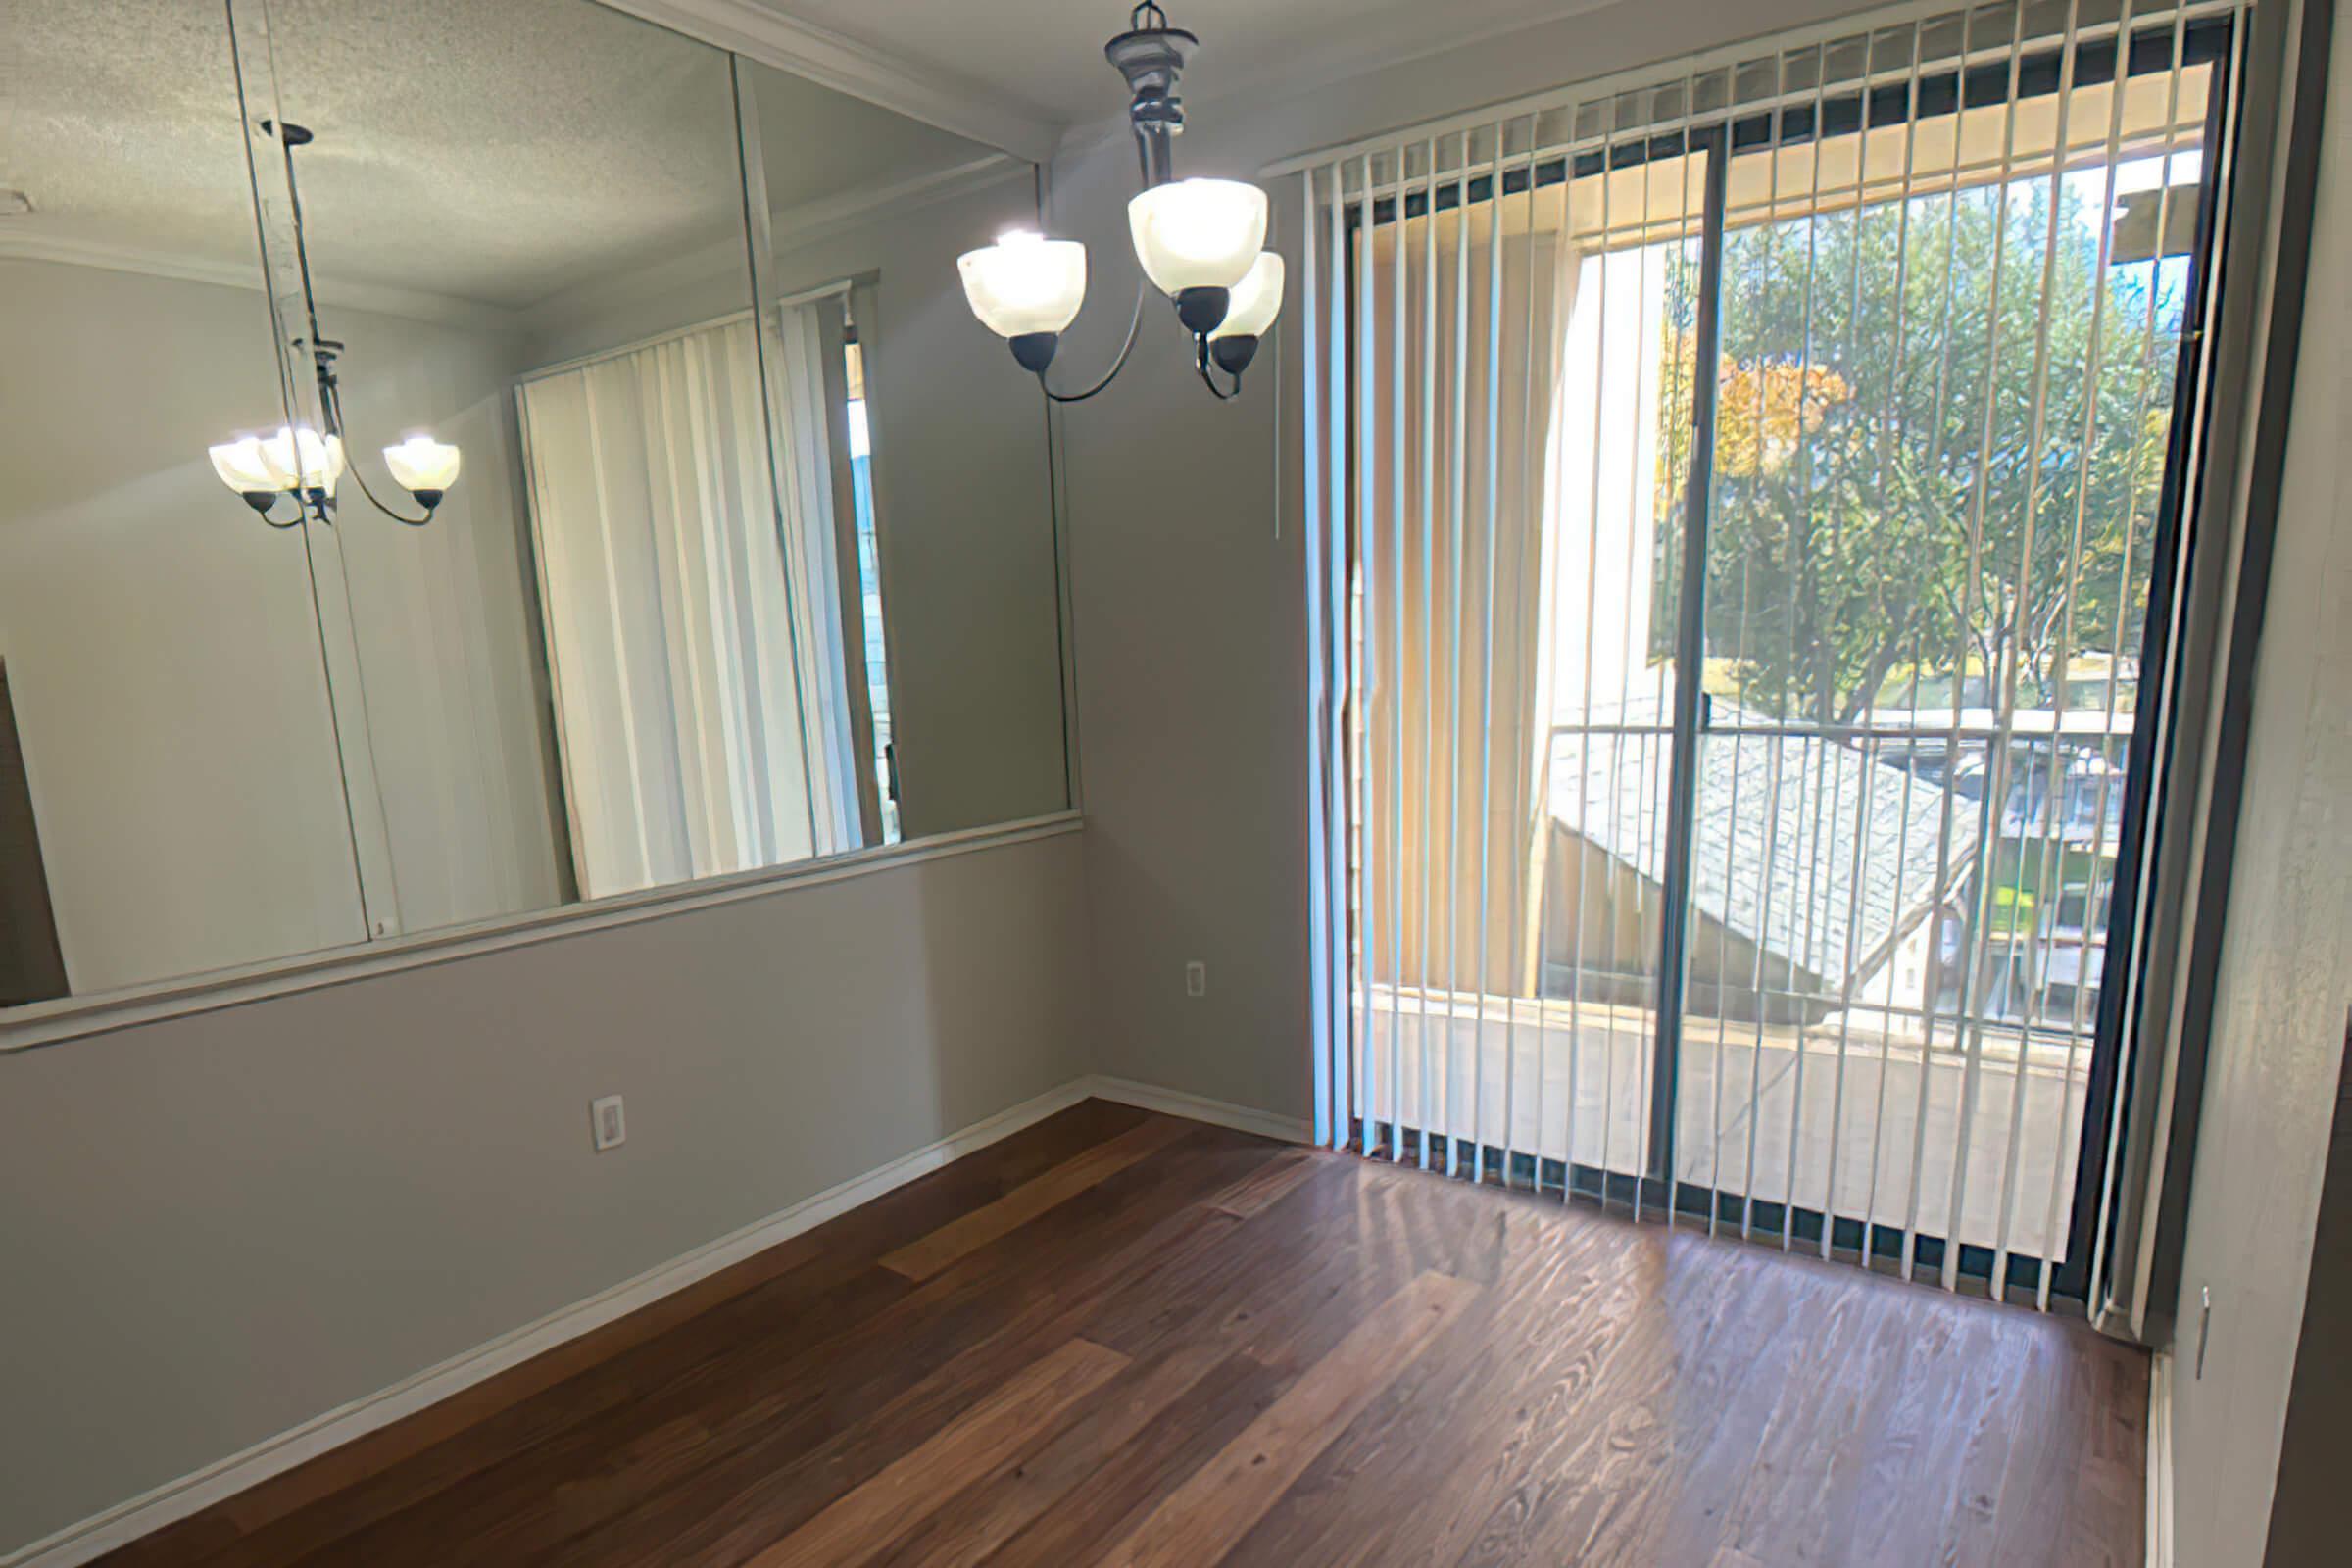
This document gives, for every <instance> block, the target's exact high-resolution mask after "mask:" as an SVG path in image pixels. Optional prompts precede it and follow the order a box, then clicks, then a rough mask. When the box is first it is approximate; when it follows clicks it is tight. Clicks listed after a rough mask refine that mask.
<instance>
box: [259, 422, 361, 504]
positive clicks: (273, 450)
mask: <svg viewBox="0 0 2352 1568" xmlns="http://www.w3.org/2000/svg"><path fill="white" fill-rule="evenodd" d="M262 448H263V451H264V452H265V453H266V454H267V457H268V461H269V462H270V463H271V464H272V465H274V466H275V467H276V469H277V471H278V472H280V473H287V474H291V475H293V483H291V484H289V485H287V486H286V487H285V488H287V489H295V488H300V489H303V490H316V491H318V492H319V494H321V495H323V496H325V497H326V498H327V499H328V500H330V501H331V500H333V499H334V495H335V485H336V483H337V482H338V481H340V480H341V479H342V477H343V438H342V437H341V436H333V435H329V436H321V435H320V434H319V432H318V431H316V430H314V429H312V428H311V427H310V426H309V425H307V424H304V425H295V426H284V425H281V426H279V427H278V432H277V434H275V435H273V436H270V438H269V439H268V440H266V441H264V442H263V443H262Z"/></svg>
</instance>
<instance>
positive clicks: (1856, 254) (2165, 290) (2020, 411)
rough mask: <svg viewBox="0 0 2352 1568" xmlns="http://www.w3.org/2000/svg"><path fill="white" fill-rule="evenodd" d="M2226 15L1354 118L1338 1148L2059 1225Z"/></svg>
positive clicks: (2163, 643) (1340, 336) (2144, 728)
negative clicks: (1467, 117)
mask: <svg viewBox="0 0 2352 1568" xmlns="http://www.w3.org/2000/svg"><path fill="white" fill-rule="evenodd" d="M2060 25H2062V30H2058V31H2056V33H2055V35H2051V34H2050V33H2048V32H2044V31H2042V30H2040V29H2042V28H2044V27H2057V26H2060ZM2232 25H2233V24H2232V22H2231V21H2230V20H2229V19H2228V18H2221V17H2216V18H2211V19H2207V20H2202V21H2191V20H2190V19H2189V18H2188V17H2187V16H2186V15H2185V14H2183V13H2174V12H2170V11H2167V12H2165V13H2163V14H2162V17H2161V19H2160V20H2158V21H2155V22H2152V23H2151V22H2146V21H2142V22H2139V23H2134V22H2133V20H2132V18H2131V13H2130V12H2129V11H2126V12H2124V13H2123V14H2122V15H2120V16H2117V15H2114V14H2108V15H2107V17H2106V18H2105V20H2104V21H2103V22H2102V23H2101V25H2099V26H2097V27H2095V28H2094V27H2092V26H2090V25H2088V24H2087V22H2086V21H2085V16H2084V11H2083V8H2082V7H2080V6H2076V7H2064V8H2055V7H2054V8H2050V15H2049V16H2047V17H2044V16H2041V15H2040V14H2039V13H2034V12H2033V10H2032V8H2027V10H2025V11H2020V10H2017V9H2013V8H1989V9H1983V10H1979V11H1976V12H1972V13H1968V14H1965V15H1955V16H1953V17H1950V18H1944V19H1931V20H1928V21H1922V22H1919V23H1916V24H1905V25H1899V26H1894V27H1888V28H1885V29H1882V30H1879V31H1877V32H1873V33H1868V34H1863V35H1858V36H1856V37H1853V38H1849V39H1844V40H1839V41H1838V42H1836V43H1832V44H1826V45H1813V46H1808V47H1806V48H1803V49H1800V50H1792V51H1789V52H1786V53H1783V54H1781V55H1779V56H1776V57H1774V58H1773V59H1771V60H1769V61H1763V62H1755V63H1751V64H1750V65H1747V66H1742V67H1739V68H1734V69H1732V70H1729V71H1726V72H1722V73H1715V74H1714V75H1711V76H1700V75H1693V76H1692V77H1691V78H1690V79H1689V80H1688V81H1686V82H1682V83H1673V84H1669V85H1666V86H1663V87H1659V88H1656V89H1650V90H1647V91H1643V92H1640V93H1630V94H1622V95H1618V96H1615V97H1612V98H1608V99H1604V100H1603V101H1602V102H1601V103H1599V104H1598V105H1580V106H1575V107H1572V108H1570V109H1568V110H1565V111H1550V112H1538V113H1535V114H1531V115H1529V116H1527V117H1526V118H1525V119H1524V120H1522V121H1520V122H1516V123H1511V122H1506V123H1503V124H1500V125H1496V126H1493V127H1489V128H1488V129H1486V130H1483V131H1465V132H1461V133H1458V135H1456V136H1454V137H1451V138H1425V139H1424V141H1423V142H1422V143H1420V144H1418V145H1415V144H1406V145H1404V146H1400V147H1397V148H1395V149H1393V150H1390V151H1388V152H1386V153H1375V154H1372V155H1368V156H1364V157H1362V158H1361V159H1360V161H1359V162H1357V163H1354V164H1341V165H1338V166H1335V167H1334V170H1333V173H1332V184H1333V187H1334V189H1335V191H1336V192H1337V193H1338V194H1337V197H1336V199H1335V200H1334V202H1333V204H1332V207H1331V208H1330V209H1329V211H1330V212H1331V213H1332V214H1333V215H1334V216H1335V217H1336V219H1337V221H1336V223H1335V224H1334V227H1333V230H1332V232H1331V234H1330V236H1329V237H1330V240H1331V242H1332V243H1333V244H1334V247H1335V261H1334V267H1333V271H1334V275H1335V278H1336V280H1337V282H1338V283H1339V284H1340V285H1341V289H1342V293H1343V299H1344V304H1345V309H1344V311H1343V312H1342V313H1340V314H1338V315H1337V316H1335V321H1336V323H1337V325H1336V327H1335V330H1334V333H1333V338H1332V342H1331V350H1332V352H1333V353H1334V354H1335V355H1341V356H1345V364H1344V368H1343V369H1341V371H1340V374H1339V378H1338V379H1337V380H1336V382H1335V386H1336V388H1337V391H1338V396H1337V397H1336V398H1335V402H1334V405H1333V411H1334V412H1335V413H1340V412H1344V414H1345V416H1346V425H1345V428H1346V429H1347V431H1348V438H1349V439H1348V446H1347V449H1346V461H1345V464H1344V465H1340V466H1335V469H1334V471H1333V472H1332V473H1331V474H1330V475H1329V482H1330V483H1331V485H1332V487H1333V488H1332V495H1333V497H1334V499H1335V503H1336V504H1335V509H1334V513H1333V515H1334V517H1335V519H1336V520H1337V524H1338V526H1339V527H1340V528H1343V529H1344V530H1345V531H1344V533H1341V534H1335V537H1334V540H1333V548H1334V549H1335V551H1336V553H1337V555H1338V557H1339V559H1340V560H1341V561H1342V562H1343V563H1344V568H1343V572H1342V575H1343V577H1344V580H1345V582H1346V585H1347V600H1346V606H1345V613H1344V617H1335V621H1338V620H1343V619H1344V624H1342V625H1339V626H1335V630H1337V631H1339V633H1340V634H1341V635H1342V636H1344V638H1345V658H1344V659H1343V660H1342V667H1343V668H1344V670H1345V673H1346V686H1345V689H1344V690H1343V691H1342V693H1341V694H1340V709H1341V711H1342V713H1343V715H1344V719H1345V723H1344V724H1343V730H1344V733H1345V735H1346V737H1347V760H1348V766H1347V767H1346V769H1345V770H1344V774H1343V775H1342V776H1341V777H1340V779H1339V780H1338V781H1337V782H1338V783H1339V784H1340V785H1341V786H1342V791H1341V792H1342V794H1344V798H1345V807H1346V810H1347V818H1346V819H1347V822H1348V829H1349V837H1348V863H1349V865H1350V867H1351V869H1352V875H1351V876H1349V877H1348V882H1347V886H1348V894H1349V897H1348V904H1347V908H1348V931H1349V934H1350V937H1351V945H1350V949H1349V952H1350V956H1351V959H1352V961H1351V963H1350V964H1349V966H1348V974H1347V988H1348V1004H1349V1005H1348V1007H1347V1009H1346V1012H1345V1019H1346V1023H1347V1028H1346V1037H1347V1039H1348V1042H1349V1044H1348V1057H1347V1063H1346V1073H1345V1076H1346V1079H1347V1084H1348V1096H1349V1101H1348V1103H1349V1109H1350V1125H1349V1128H1348V1131H1349V1134H1350V1136H1351V1137H1352V1139H1353V1140H1354V1141H1355V1142H1356V1143H1357V1144H1358V1145H1359V1146H1360V1147H1361V1148H1363V1149H1364V1150H1365V1151H1366V1152H1388V1153H1390V1154H1393V1155H1396V1156H1397V1157H1403V1158H1411V1159H1417V1160H1419V1161H1421V1162H1424V1163H1431V1164H1443V1165H1445V1166H1446V1167H1447V1168H1449V1169H1458V1170H1462V1171H1463V1172H1465V1173H1466V1174H1469V1175H1472V1176H1476V1177H1480V1178H1493V1179H1498V1180H1501V1181H1504V1182H1507V1183H1513V1184H1532V1185H1535V1186H1538V1187H1542V1188H1546V1189H1553V1190H1558V1191H1561V1192H1570V1191H1576V1192H1584V1193H1587V1194H1592V1195H1596V1196H1599V1197H1601V1198H1602V1199H1603V1200H1604V1201H1623V1202H1627V1203H1630V1204H1632V1205H1633V1206H1634V1207H1635V1209H1636V1211H1637V1212H1648V1211H1653V1210H1655V1211H1664V1210H1667V1209H1673V1210H1677V1211H1680V1212H1682V1213H1684V1214H1686V1215H1689V1216H1692V1217H1699V1218H1703V1219H1704V1220H1705V1221H1706V1223H1708V1224H1709V1225H1710V1226H1712V1227H1717V1228H1722V1227H1732V1228H1736V1229H1738V1230H1739V1231H1740V1232H1742V1233H1751V1234H1752V1233H1756V1232H1763V1233H1766V1234H1770V1235H1774V1236H1777V1237H1778V1238H1780V1239H1781V1240H1782V1241H1783V1243H1784V1244H1785V1245H1790V1246H1796V1245H1803V1246H1807V1247H1817V1248H1819V1249H1820V1250H1822V1251H1823V1252H1825V1253H1827V1252H1830V1251H1832V1250H1845V1251H1847V1252H1848V1253H1855V1254H1865V1255H1875V1256H1880V1257H1885V1258H1889V1259H1893V1260H1895V1261H1896V1262H1897V1264H1898V1265H1899V1266H1900V1267H1902V1268H1903V1269H1905V1270H1906V1271H1909V1270H1911V1269H1913V1268H1915V1267H1918V1266H1921V1265H1923V1264H1924V1265H1926V1266H1929V1267H1932V1268H1935V1269H1938V1270H1940V1271H1941V1272H1942V1273H1943V1275H1944V1276H1945V1277H1946V1279H1947V1280H1949V1279H1951V1278H1952V1277H1954V1276H1955V1275H1956V1274H1957V1273H1958V1272H1961V1271H1966V1272H1970V1273H1973V1274H1978V1275H1994V1276H1996V1277H2001V1278H2005V1279H2015V1280H2018V1281H2020V1282H2021V1283H2024V1284H2028V1285H2032V1286H2034V1287H2035V1288H2036V1289H2037V1291H2038V1293H2039V1294H2040V1296H2041V1297H2042V1299H2044V1300H2045V1301H2046V1299H2047V1295H2048V1293H2049V1291H2050V1289H2051V1288H2052V1285H2053V1283H2054V1281H2055V1279H2056V1269H2055V1266H2054V1265H2056V1264H2057V1263H2058V1262H2060V1261H2061V1260H2065V1259H2068V1258H2070V1257H2074V1258H2076V1260H2077V1262H2078V1263H2079V1262H2080V1252H2081V1250H2082V1246H2083V1245H2084V1244H2085V1242H2086V1233H2087V1232H2088V1231H2089V1230H2090V1229H2091V1228H2092V1225H2093V1222H2094V1221H2095V1214H2094V1213H2088V1212H2085V1211H2084V1201H2083V1200H2082V1199H2081V1198H2080V1197H2079V1194H2082V1193H2088V1192H2090V1191H2091V1190H2092V1189H2093V1187H2094V1186H2095V1184H2094V1183H2092V1182H2089V1181H2087V1180H2085V1175H2086V1172H2085V1164H2086V1163H2092V1164H2095V1162H2096V1161H2097V1160H2098V1159H2099V1158H2101V1157H2103V1154H2104V1141H2103V1136H2102V1134H2103V1131H2104V1129H2105V1128H2106V1127H2107V1125H2108V1122H2107V1111H2106V1104H2105V1103H2104V1101H2105V1100H2106V1099H2109V1098H2111V1097H2112V1093H2113V1084H2114V1082H2115V1079H2116V1076H2117V1068H2118V1054H2119V1051H2120V1049H2121V1048H2120V1038H2121V1033H2122V1031H2121V1027H2120V1020H2121V1016H2122V1014H2121V1007H2120V1002H2121V999H2120V997H2119V996H2117V995H2116V988H2114V987H2111V986H2110V985H2109V984H2108V982H2109V981H2110V979H2115V978H2120V977H2121V976H2122V975H2123V974H2124V973H2125V972H2126V969H2127V964H2126V962H2125V959H2126V957H2127V956H2128V954H2129V951H2130V936H2131V927H2132V923H2133V916H2134V911H2133V909H2132V908H2131V887H2132V885H2133V882H2134V878H2133V875H2132V862H2133V860H2134V858H2135V857H2136V856H2137V855H2138V854H2139V846H2140V845H2142V844H2143V842H2144V838H2145V829H2146V824H2147V822H2148V820H2149V817H2150V813H2151V811H2152V809H2153V806H2154V803H2155V800H2156V799H2157V793H2158V784H2159V781H2158V780H2157V779H2156V778H2155V777H2154V774H2153V769H2152V768H2151V766H2150V764H2149V762H2148V760H2147V759H2148V758H2149V757H2150V756H2151V755H2152V747H2151V746H2150V745H2149V744H2148V743H2149V738H2150V737H2149V731H2150V728H2151V726H2152V725H2153V724H2154V722H2155V721H2156V720H2155V713H2156V710H2157V709H2158V707H2159V703H2158V695H2159V693H2160V692H2161V690H2162V679H2163V670H2164V665H2165V657H2166V653H2167V650H2168V647H2169V643H2170V633H2171V624H2170V616H2171V612H2170V608H2169V607H2170V606H2171V604H2172V603H2173V602H2174V592H2175V588H2176V586H2177V584H2176V581H2175V579H2176V577H2177V574H2178V564H2179V561H2180V555H2181V551H2180V516H2179V513H2180V503H2179V497H2180V494H2181V485H2180V475H2181V472H2182V469H2183V466H2184V465H2185V464H2186V463H2187V462H2188V461H2189V460H2190V456H2191V453H2190V443H2189V441H2188V434H2189V431H2190V428H2191V424H2192V421H2191V420H2190V419H2189V418H2188V417H2187V416H2186V413H2185V406H2186V402H2187V400H2188V398H2189V396H2190V393H2191V391H2192V390H2193V389H2194V387H2195V385H2196V377H2195V373H2194V371H2195V367H2194V365H2193V363H2186V364H2184V356H2189V357H2190V358H2191V359H2192V360H2193V355H2192V354H2191V349H2192V347H2193V344H2194V342H2195V340H2196V326H2197V323H2198V320H2199V319H2200V315H2199V313H2200V310H2201V308H2202V302H2203V300H2204V298H2205V295H2206V293H2207V292H2208V290H2209V288H2210V283H2211V279H2210V277H2209V275H2208V270H2207V269H2206V267H2205V266H2204V265H2203V262H2202V257H2203V256H2204V255H2205V254H2206V253H2207V251H2208V249H2209V246H2210V237H2211V232H2212V228H2213V223H2214V209H2215V205H2216V200H2217V195H2216V193H2217V189H2218V167H2217V166H2218V164H2219V162H2220V159H2219V157H2218V156H2217V153H2216V150H2217V148H2218V147H2219V146H2220V144H2221V143H2220V136H2221V131H2222V128H2223V122H2222V117H2223V111H2224V108H2225V100H2226V93H2225V92H2224V90H2223V89H2224V85H2225V79H2226V77H2225V68H2226V64H2227V58H2228V48H2229V37H2230V33H2231V27H2232ZM1710 106H1712V107H1713V109H1714V111H1715V112H1714V113H1713V114H1709V113H1707V110H1708V109H1709V108H1710ZM1743 106H1752V107H1743ZM1315 210H1317V209H1316V206H1315V204H1314V203H1313V201H1312V200H1311V197H1310V211H1315ZM2094 1085H2095V1086H2097V1087H2096V1089H2095V1090H2094ZM2086 1129H2087V1132H2086ZM2086 1150H2087V1151H2088V1153H2089V1159H2088V1161H2087V1162H2086V1160H2085V1158H2084V1152H2085V1151H2086ZM1954 1244H1957V1245H1954Z"/></svg>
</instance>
